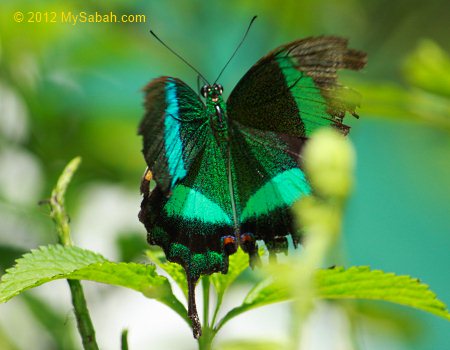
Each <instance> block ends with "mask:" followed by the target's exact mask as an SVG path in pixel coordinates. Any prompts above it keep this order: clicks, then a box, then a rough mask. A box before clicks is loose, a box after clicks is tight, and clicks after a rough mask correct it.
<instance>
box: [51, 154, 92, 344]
mask: <svg viewBox="0 0 450 350" xmlns="http://www.w3.org/2000/svg"><path fill="white" fill-rule="evenodd" d="M80 162H81V158H80V157H76V158H74V159H72V160H71V161H70V162H69V164H67V166H66V167H65V168H64V170H63V172H62V174H61V176H60V177H59V179H58V182H57V183H56V186H55V188H54V189H53V191H52V195H51V198H50V210H51V211H50V215H51V217H52V219H53V221H54V222H55V225H56V229H57V231H58V238H59V243H60V244H62V245H64V246H66V247H67V246H72V245H73V242H72V238H71V236H70V226H69V217H68V215H67V213H66V209H65V207H64V195H65V193H66V189H67V186H68V185H69V183H70V180H71V179H72V176H73V174H74V173H75V171H76V170H77V168H78V166H79V165H80ZM67 282H68V283H69V288H70V292H71V294H72V304H73V308H74V313H75V317H76V319H77V327H78V331H79V333H80V336H81V340H82V342H83V348H84V349H85V350H98V345H97V341H96V339H95V330H94V326H93V324H92V321H91V317H90V315H89V310H88V308H87V305H86V299H85V298H84V293H83V287H82V286H81V283H80V281H76V280H67Z"/></svg>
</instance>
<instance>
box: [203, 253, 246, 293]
mask: <svg viewBox="0 0 450 350" xmlns="http://www.w3.org/2000/svg"><path fill="white" fill-rule="evenodd" d="M247 268H248V254H246V253H244V251H243V250H242V249H240V248H239V249H238V250H237V252H236V253H235V254H233V255H230V261H229V266H228V273H227V274H222V273H215V274H213V275H211V276H210V281H211V283H212V284H213V285H214V288H215V289H216V292H217V295H220V296H223V294H224V293H225V291H226V290H227V288H228V287H229V286H230V285H231V284H232V283H233V282H234V281H235V280H236V278H237V277H238V276H239V275H240V274H241V273H242V272H244V270H245V269H247Z"/></svg>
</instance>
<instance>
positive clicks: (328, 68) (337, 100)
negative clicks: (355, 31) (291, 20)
mask: <svg viewBox="0 0 450 350" xmlns="http://www.w3.org/2000/svg"><path fill="white" fill-rule="evenodd" d="M365 63H366V55H365V53H363V52H361V51H356V50H353V49H349V48H348V47H347V40H346V39H343V38H338V37H316V38H307V39H303V40H298V41H294V42H292V43H290V44H287V45H283V46H280V47H279V48H277V49H275V50H274V51H272V52H270V53H269V54H268V55H266V56H265V57H263V58H262V59H260V60H259V61H258V62H257V63H256V64H255V65H254V66H253V67H252V68H251V69H250V70H249V71H248V72H247V73H246V74H245V75H244V77H243V78H242V79H241V80H240V81H239V83H238V84H237V85H236V87H235V88H234V90H233V91H232V93H231V95H230V97H229V99H228V101H227V113H228V116H229V118H231V119H233V120H236V121H238V122H240V123H241V124H243V125H246V126H249V127H253V128H257V129H260V130H269V131H275V132H280V133H286V134H289V135H295V136H299V137H302V136H303V137H304V136H306V137H307V136H309V135H310V134H311V133H312V132H313V131H314V130H315V129H317V128H318V127H320V126H324V125H332V126H335V127H338V128H340V129H342V130H343V131H345V132H346V131H348V127H347V126H345V125H343V124H342V119H343V117H344V115H345V113H346V112H350V113H354V110H355V107H356V104H355V102H349V101H346V99H344V98H343V95H344V94H343V93H344V92H346V91H347V92H348V90H347V89H346V88H344V87H342V86H341V85H339V84H338V82H337V70H338V69H342V68H346V69H353V70H358V69H361V68H362V67H364V65H365Z"/></svg>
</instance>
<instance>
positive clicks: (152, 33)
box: [150, 29, 210, 85]
mask: <svg viewBox="0 0 450 350" xmlns="http://www.w3.org/2000/svg"><path fill="white" fill-rule="evenodd" d="M150 34H151V35H153V36H154V37H155V39H156V40H158V41H159V42H160V43H161V44H163V46H164V47H165V48H166V49H168V50H169V51H170V52H172V53H173V54H174V55H175V56H177V57H178V58H179V59H180V60H182V61H183V62H184V63H186V64H187V65H188V66H189V67H191V69H193V70H194V71H195V72H196V73H197V74H198V75H199V76H200V77H201V78H202V79H203V80H204V81H205V82H206V83H207V84H208V85H210V84H209V82H208V80H206V78H205V77H204V76H203V74H202V73H200V72H199V71H198V70H197V69H196V68H195V67H194V66H193V65H192V64H190V63H189V62H188V61H186V60H185V59H184V58H183V57H181V55H179V54H178V53H176V52H175V51H174V50H173V49H171V48H170V47H169V46H168V45H167V44H166V43H165V42H164V41H162V40H161V39H160V38H159V37H158V36H157V35H156V34H155V33H154V32H153V30H151V29H150Z"/></svg>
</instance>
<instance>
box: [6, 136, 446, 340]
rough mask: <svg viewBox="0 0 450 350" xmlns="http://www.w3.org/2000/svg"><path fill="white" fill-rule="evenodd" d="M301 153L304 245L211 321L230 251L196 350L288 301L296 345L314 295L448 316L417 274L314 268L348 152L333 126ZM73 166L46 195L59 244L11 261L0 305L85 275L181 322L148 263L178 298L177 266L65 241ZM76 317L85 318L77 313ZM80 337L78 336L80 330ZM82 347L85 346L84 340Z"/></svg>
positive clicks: (336, 209)
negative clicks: (308, 185)
mask: <svg viewBox="0 0 450 350" xmlns="http://www.w3.org/2000/svg"><path fill="white" fill-rule="evenodd" d="M304 157H305V162H306V170H307V172H308V174H309V176H311V177H312V178H313V179H312V184H313V185H314V186H315V188H317V195H316V196H312V197H309V198H305V199H303V200H302V201H300V203H298V204H297V205H296V210H297V211H298V212H299V215H300V218H301V219H302V222H303V223H304V227H305V229H306V232H307V236H306V242H307V249H305V251H304V252H303V254H302V255H301V256H300V258H292V259H291V261H290V263H289V264H288V265H286V264H279V265H276V266H275V267H274V266H272V267H269V268H268V269H266V270H265V274H266V275H267V277H264V278H263V279H262V280H261V281H260V282H258V283H257V284H256V285H255V286H254V287H253V288H252V289H251V290H250V292H249V293H248V294H247V296H246V297H245V298H244V300H243V301H242V303H241V305H239V306H237V307H235V308H233V309H232V310H229V311H228V312H227V313H226V314H225V316H224V317H223V318H222V319H220V320H217V315H218V312H219V309H220V307H221V304H222V299H223V296H224V294H225V293H226V291H227V290H228V289H229V288H230V287H231V286H232V285H233V282H234V281H235V280H236V278H238V277H239V276H240V275H241V274H242V273H243V272H244V271H245V270H246V268H247V266H248V256H247V255H246V254H244V253H243V252H241V251H238V253H236V254H235V255H233V256H232V257H231V259H230V269H229V273H228V274H226V275H222V274H215V275H213V276H211V277H204V278H203V280H202V285H203V287H204V301H205V303H204V308H205V320H204V325H203V327H204V330H203V334H204V335H203V336H202V337H201V338H200V339H199V347H200V349H209V348H210V347H211V344H212V341H213V339H214V337H215V335H216V334H217V332H219V331H220V329H221V327H222V326H223V325H224V324H225V323H226V322H228V321H230V320H231V319H233V318H234V317H236V316H238V315H240V314H242V313H244V312H247V311H249V310H252V309H254V308H257V307H261V306H264V305H268V304H272V303H277V302H284V301H292V302H293V305H294V309H295V310H297V311H298V313H297V314H294V316H293V319H292V325H293V327H292V329H293V338H292V339H293V340H294V341H293V342H292V341H291V344H290V348H292V349H294V348H296V347H297V344H298V341H299V339H300V333H298V332H299V331H298V329H299V326H300V325H301V324H302V322H303V321H304V320H305V319H306V318H307V316H308V314H309V313H310V312H311V310H312V309H313V301H314V300H315V299H317V298H322V299H335V300H336V299H372V300H383V301H389V302H393V303H397V304H402V305H406V306H410V307H415V308H418V309H421V310H424V311H427V312H430V313H433V314H435V315H438V316H441V317H444V318H447V319H449V320H450V314H449V313H448V311H447V310H446V307H445V305H444V304H443V303H442V302H441V301H439V300H438V299H437V298H436V296H435V294H434V293H433V292H431V291H430V290H429V289H428V287H427V286H426V285H424V284H422V283H420V282H419V281H418V280H417V279H413V278H410V277H408V276H396V275H394V274H392V273H385V272H383V271H379V270H370V268H369V267H364V266H362V267H351V268H349V269H345V268H343V267H336V268H332V269H317V268H318V267H319V266H320V264H321V262H322V261H323V259H324V258H325V256H326V255H327V254H328V251H329V250H330V249H331V247H332V246H333V244H334V242H335V241H336V239H337V238H338V236H339V232H340V218H341V213H342V209H343V204H344V202H345V198H346V196H347V194H348V193H349V191H350V189H351V187H352V180H351V173H352V168H353V165H352V164H353V150H352V148H351V146H350V145H349V143H348V141H346V140H344V139H343V138H342V136H340V135H338V134H337V133H336V132H335V131H330V130H323V131H319V132H318V133H317V135H315V136H314V137H313V138H312V141H311V142H310V143H309V144H308V146H307V149H306V150H305V152H304ZM78 163H79V159H75V160H74V161H72V162H71V163H69V165H68V166H67V167H66V169H65V171H64V172H63V174H62V176H61V178H60V180H59V181H58V183H57V186H56V187H55V189H54V191H53V192H52V198H51V200H50V202H51V208H52V217H53V218H54V220H55V222H56V225H57V228H58V233H59V235H60V237H61V242H62V243H65V244H64V245H49V246H45V247H40V248H39V249H35V250H32V251H31V252H29V253H27V254H25V255H23V257H22V258H20V259H18V260H17V261H16V264H15V266H14V267H12V268H10V269H8V270H7V271H6V273H5V274H4V275H3V276H2V279H1V282H0V302H6V301H7V300H9V299H11V298H12V297H14V296H16V295H18V294H20V293H22V292H24V291H26V290H28V289H30V288H34V287H37V286H39V285H42V284H43V283H47V282H50V281H53V280H56V279H69V280H90V281H96V282H100V283H106V284H110V285H116V286H121V287H126V288H130V289H133V290H136V291H138V292H141V293H142V294H143V295H145V296H146V297H148V298H152V299H156V300H158V301H160V302H162V303H164V304H166V305H167V306H169V307H170V308H172V310H174V311H175V312H176V313H178V314H179V315H180V317H182V318H183V319H184V320H185V321H186V322H188V323H189V319H188V318H187V312H186V308H185V307H184V305H183V304H182V303H181V302H180V301H179V300H178V299H177V298H176V296H175V295H174V294H173V293H172V288H171V284H170V282H169V280H168V279H167V278H166V277H163V276H161V275H159V274H158V273H157V269H156V266H159V267H160V268H161V269H163V270H164V271H165V272H166V273H167V274H168V275H169V276H170V277H171V278H172V279H173V280H174V281H175V283H177V284H178V285H179V286H180V287H181V289H182V290H183V292H184V294H185V295H186V290H185V286H186V283H185V276H184V275H183V273H182V270H181V267H180V266H179V265H176V264H173V263H169V262H167V261H165V259H164V257H163V256H162V255H161V253H159V252H156V251H154V250H150V251H148V252H147V256H148V257H149V258H150V259H151V260H152V261H153V262H154V263H155V264H156V265H147V264H141V263H134V262H129V263H125V262H122V263H120V262H119V263H115V262H111V261H109V260H107V259H106V258H105V257H103V256H101V255H99V254H97V253H94V252H91V251H89V250H85V249H81V248H78V247H75V246H72V245H71V242H72V241H71V238H70V231H69V226H68V219H67V215H66V214H65V208H64V194H65V190H66V188H67V185H68V183H69V182H70V179H71V176H72V174H73V171H74V170H75V169H76V167H77V165H78ZM330 172H334V173H337V174H341V175H340V178H342V179H344V180H345V181H341V182H340V183H341V184H344V185H343V186H341V187H339V186H337V187H336V186H330V185H329V183H330V181H331V182H333V181H334V179H333V178H332V177H329V176H328V177H327V175H326V174H327V173H330ZM330 179H331V180H330ZM327 183H328V185H327ZM210 282H211V283H212V284H213V286H214V289H215V291H216V295H217V302H216V308H215V310H214V316H213V318H212V320H211V322H209V318H208V313H209V311H208V310H209V292H210V291H209V283H210ZM75 312H76V313H77V309H75ZM77 316H78V317H81V318H83V317H85V316H83V314H82V315H81V316H80V315H77ZM87 317H88V315H87ZM81 335H82V337H84V335H83V332H81ZM122 339H123V347H126V346H127V344H126V333H124V334H123V335H122ZM84 343H85V342H84ZM230 346H231V345H230ZM255 346H256V345H255ZM85 348H88V347H87V346H86V344H85Z"/></svg>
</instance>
